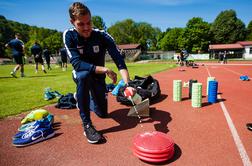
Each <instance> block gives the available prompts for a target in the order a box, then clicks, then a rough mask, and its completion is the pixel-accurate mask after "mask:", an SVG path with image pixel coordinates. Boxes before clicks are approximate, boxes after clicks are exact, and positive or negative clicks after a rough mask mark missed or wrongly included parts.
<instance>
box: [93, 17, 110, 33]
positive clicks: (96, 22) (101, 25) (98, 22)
mask: <svg viewBox="0 0 252 166" xmlns="http://www.w3.org/2000/svg"><path fill="white" fill-rule="evenodd" d="M92 22H93V26H94V27H95V28H98V29H100V30H105V31H106V30H107V27H106V25H105V22H104V21H103V19H102V18H101V17H100V16H92Z"/></svg>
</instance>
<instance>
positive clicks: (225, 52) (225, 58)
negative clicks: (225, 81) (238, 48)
mask: <svg viewBox="0 0 252 166" xmlns="http://www.w3.org/2000/svg"><path fill="white" fill-rule="evenodd" d="M223 63H224V64H227V51H224V53H223Z"/></svg>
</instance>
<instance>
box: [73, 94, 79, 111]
mask: <svg viewBox="0 0 252 166" xmlns="http://www.w3.org/2000/svg"><path fill="white" fill-rule="evenodd" d="M73 96H74V99H75V101H76V107H77V109H78V110H79V107H78V102H77V94H76V92H74V95H73Z"/></svg>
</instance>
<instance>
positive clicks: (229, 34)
mask: <svg viewBox="0 0 252 166" xmlns="http://www.w3.org/2000/svg"><path fill="white" fill-rule="evenodd" d="M210 32H211V33H212V34H213V42H212V43H234V42H236V41H240V40H244V39H245V25H244V23H243V22H242V21H241V20H240V19H238V18H237V17H236V12H235V11H234V10H226V11H222V12H221V13H220V14H219V15H218V16H217V18H216V19H215V20H214V22H213V24H212V26H211V28H210Z"/></svg>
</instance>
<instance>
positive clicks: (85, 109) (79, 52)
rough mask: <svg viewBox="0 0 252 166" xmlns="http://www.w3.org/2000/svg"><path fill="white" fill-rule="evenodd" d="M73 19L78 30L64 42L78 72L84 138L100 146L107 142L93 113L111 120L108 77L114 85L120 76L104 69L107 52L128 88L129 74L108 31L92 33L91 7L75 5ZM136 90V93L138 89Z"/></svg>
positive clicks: (75, 75)
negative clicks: (108, 102)
mask: <svg viewBox="0 0 252 166" xmlns="http://www.w3.org/2000/svg"><path fill="white" fill-rule="evenodd" d="M69 15H70V22H71V23H72V24H73V26H74V28H72V29H68V30H66V31H65V32H64V33H63V40H64V44H65V48H66V50H67V54H68V56H69V59H70V63H71V64H72V66H73V68H74V71H73V78H74V80H75V82H76V84H77V88H76V98H77V103H78V108H79V110H80V117H81V119H82V122H83V127H84V135H85V136H86V137H87V140H88V142H89V143H97V142H99V141H100V140H102V139H104V138H103V137H102V135H101V134H100V133H99V132H98V131H97V130H96V129H95V128H94V126H93V125H92V121H91V119H90V111H93V112H95V113H96V115H98V116H99V117H101V118H106V117H107V115H108V110H107V93H106V83H105V77H106V75H107V76H108V77H109V78H110V79H111V80H112V81H113V83H116V81H117V74H116V73H115V72H114V71H112V70H111V69H109V68H107V67H104V65H105V53H106V50H107V51H108V53H109V54H110V55H111V57H112V59H113V60H114V62H115V64H116V66H117V68H118V69H119V71H120V74H121V76H122V78H123V80H124V82H125V83H126V84H127V83H128V82H129V80H130V78H129V73H128V70H127V67H126V65H125V62H124V60H123V58H122V56H121V55H120V52H119V50H118V49H117V47H116V45H115V42H114V40H113V38H112V37H111V36H110V35H109V34H108V33H106V32H104V31H99V30H95V29H92V21H91V12H90V10H89V9H88V7H86V6H85V5H84V4H82V3H80V2H75V3H73V4H72V5H71V6H70V8H69ZM132 90H133V91H134V92H135V89H133V88H132Z"/></svg>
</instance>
